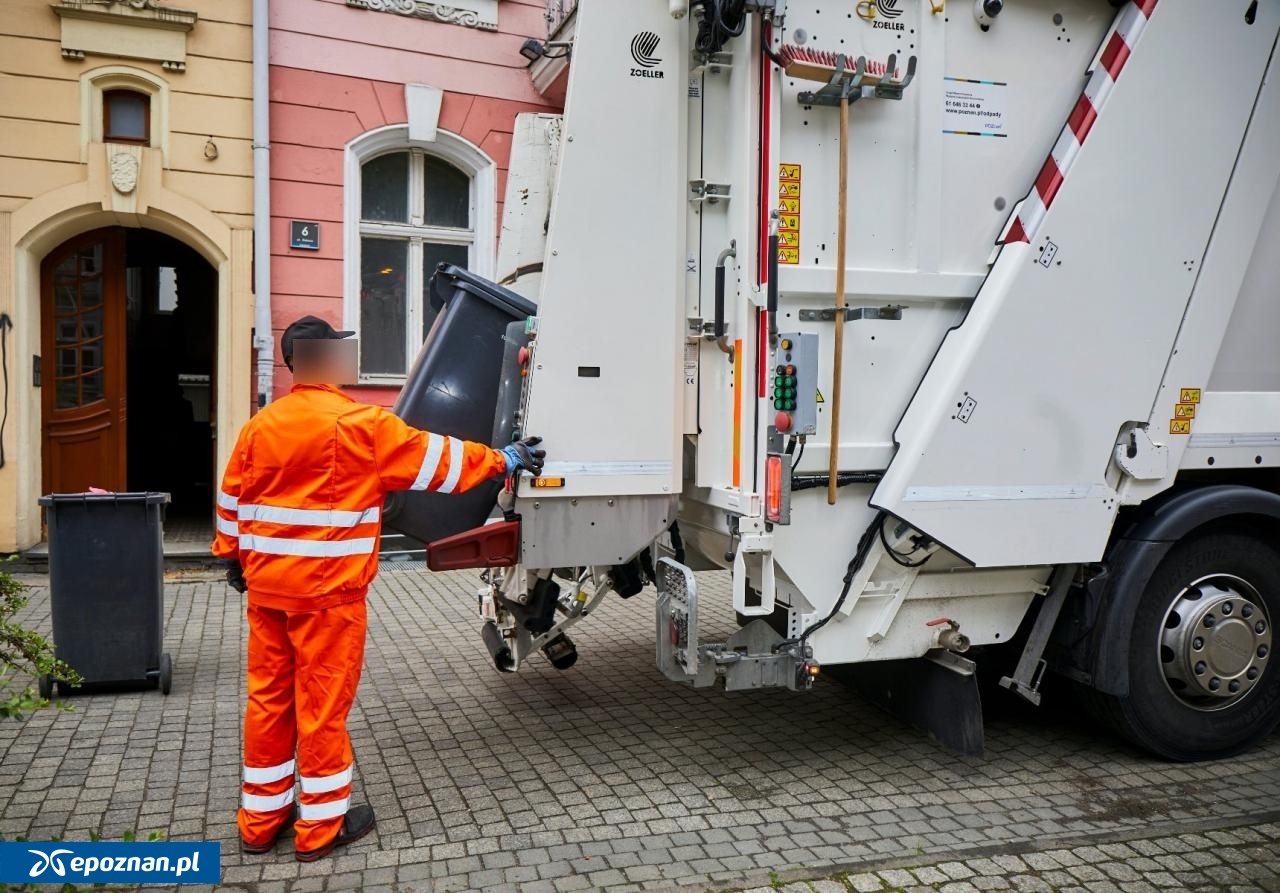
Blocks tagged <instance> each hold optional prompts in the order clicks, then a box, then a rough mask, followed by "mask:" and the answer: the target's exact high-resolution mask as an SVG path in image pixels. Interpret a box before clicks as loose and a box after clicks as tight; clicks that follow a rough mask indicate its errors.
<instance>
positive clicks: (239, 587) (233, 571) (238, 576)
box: [227, 561, 249, 595]
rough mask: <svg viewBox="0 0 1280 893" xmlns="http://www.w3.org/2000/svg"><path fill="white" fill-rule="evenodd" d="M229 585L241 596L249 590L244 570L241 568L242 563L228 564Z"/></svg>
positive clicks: (232, 562)
mask: <svg viewBox="0 0 1280 893" xmlns="http://www.w3.org/2000/svg"><path fill="white" fill-rule="evenodd" d="M227 585H228V586H230V587H231V588H232V589H234V590H235V591H236V592H239V593H240V594H241V595H243V594H244V593H245V591H246V590H247V589H248V588H249V584H248V583H247V582H246V581H245V578H244V569H243V568H242V567H240V562H238V561H228V562H227Z"/></svg>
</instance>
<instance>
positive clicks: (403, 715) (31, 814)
mask: <svg viewBox="0 0 1280 893" xmlns="http://www.w3.org/2000/svg"><path fill="white" fill-rule="evenodd" d="M418 567H420V566H418ZM418 567H414V568H410V569H394V568H389V569H386V570H384V572H383V574H382V575H381V576H380V578H379V580H378V582H377V583H376V584H375V587H374V589H373V591H372V593H371V595H370V602H369V604H370V632H369V647H368V650H367V653H366V668H365V674H364V677H363V680H362V682H361V686H360V692H359V696H358V698H357V704H356V708H355V710H354V711H353V713H352V716H351V733H352V738H353V744H354V747H355V752H356V796H357V797H358V798H365V799H367V800H368V801H370V802H372V803H373V805H374V807H375V808H376V809H377V812H378V830H377V832H376V833H375V834H374V835H371V836H370V837H369V838H367V839H366V840H364V841H361V842H360V843H358V844H356V845H354V846H352V847H351V848H350V850H349V851H348V852H345V853H342V854H341V855H337V856H335V857H333V858H331V859H327V860H324V861H321V862H318V863H315V864H309V865H302V864H299V863H297V862H295V861H294V860H293V858H292V856H293V854H292V842H291V839H286V840H285V841H284V842H283V843H282V844H281V846H280V847H279V848H278V851H277V852H276V853H275V854H273V855H269V856H266V857H251V856H243V855H241V854H240V853H239V851H238V849H237V848H236V846H235V842H236V837H235V835H236V831H235V826H234V813H235V809H236V805H237V801H238V796H239V795H238V792H239V778H240V765H241V761H240V724H241V711H242V709H243V706H242V705H243V673H244V666H243V652H244V637H245V631H244V620H243V603H242V601H241V598H240V596H238V595H236V593H234V592H232V591H230V590H228V589H227V588H226V587H225V586H224V585H223V584H222V583H221V581H220V580H210V579H204V580H198V579H194V578H190V577H187V578H184V579H179V580H174V581H173V582H172V583H171V584H170V585H168V586H167V591H166V604H165V615H166V642H165V644H166V649H167V650H168V651H169V652H171V653H172V655H173V658H174V664H175V675H174V687H173V692H172V694H170V695H169V696H168V697H165V696H163V695H161V694H160V693H159V692H158V691H144V692H135V693H123V694H99V695H92V696H80V697H76V698H75V699H74V703H75V705H76V709H75V711H74V712H72V713H57V712H53V711H46V712H43V713H41V714H38V715H36V716H35V717H33V718H32V719H30V720H29V721H27V722H26V723H23V724H18V723H5V724H2V725H0V835H3V836H4V837H6V838H9V839H12V837H13V836H15V835H24V836H27V837H29V838H31V839H33V840H38V839H44V840H48V839H50V838H51V837H53V836H61V837H65V838H66V839H70V840H85V839H87V838H88V836H89V834H90V833H91V832H92V833H97V834H100V835H101V836H102V837H103V838H104V839H116V840H118V839H120V837H121V835H122V834H123V833H124V832H126V831H130V830H133V831H136V832H137V833H138V835H139V837H140V838H143V837H145V836H146V834H147V833H148V832H151V831H159V832H163V833H164V834H165V835H166V836H167V837H168V838H169V839H182V840H216V841H220V842H221V843H222V849H223V860H222V883H223V885H224V887H223V888H222V889H226V890H245V891H250V893H295V891H296V893H307V891H318V890H338V889H364V890H370V891H376V890H393V889H395V890H399V891H404V893H410V891H422V893H425V891H456V890H484V891H486V893H488V891H520V893H548V891H551V893H555V891H571V890H605V891H610V893H631V891H641V890H645V891H648V890H663V889H673V888H679V889H690V890H694V889H696V890H709V889H717V890H724V889H731V888H738V889H744V888H748V887H753V886H758V885H761V884H768V883H769V882H770V880H771V879H773V878H780V879H786V880H790V879H793V878H802V877H808V878H813V877H823V876H830V875H833V874H835V873H837V872H842V871H853V872H855V875H854V878H856V877H859V876H860V875H858V874H856V872H859V871H864V870H866V867H867V866H872V867H876V866H895V865H903V864H918V865H925V864H927V863H930V862H931V861H932V862H933V863H936V864H938V865H939V866H941V865H943V864H951V863H956V864H960V865H964V866H969V870H971V871H974V874H975V877H984V876H985V875H983V874H981V873H980V872H977V871H976V869H974V868H973V867H972V865H973V864H974V860H977V859H984V858H991V854H992V853H1002V852H1003V853H1018V854H1022V853H1029V852H1032V851H1037V852H1040V851H1048V852H1051V853H1052V852H1057V851H1062V850H1071V849H1072V848H1073V847H1075V846H1077V845H1080V844H1083V843H1086V842H1097V841H1110V840H1133V839H1134V838H1137V837H1156V836H1161V835H1164V836H1168V835H1178V834H1182V833H1184V832H1188V833H1191V837H1192V839H1193V840H1194V841H1195V847H1194V852H1203V853H1213V854H1215V855H1216V854H1217V853H1218V850H1219V849H1220V848H1219V847H1218V845H1217V844H1216V843H1215V842H1214V840H1215V839H1214V838H1213V836H1212V834H1210V833H1203V829H1222V828H1236V830H1235V831H1230V832H1224V833H1234V834H1239V833H1242V832H1241V831H1240V830H1239V829H1240V827H1242V826H1248V825H1251V824H1252V825H1257V826H1258V829H1260V828H1271V829H1273V830H1272V831H1269V832H1263V831H1259V832H1258V833H1270V834H1271V838H1270V844H1271V845H1272V846H1273V847H1274V844H1275V834H1274V826H1275V823H1276V822H1277V821H1280V736H1273V737H1272V738H1271V739H1270V740H1269V741H1267V742H1266V743H1264V744H1263V745H1262V746H1261V747H1259V748H1257V749H1255V750H1254V751H1253V752H1251V753H1248V754H1246V755H1244V756H1241V757H1238V758H1236V759H1233V760H1229V761H1223V762H1215V763H1204V764H1197V765H1174V764H1169V763H1165V762H1161V761H1158V760H1154V759H1151V758H1149V757H1147V756H1145V755H1143V754H1139V753H1136V752H1134V751H1132V750H1130V749H1128V748H1127V747H1125V746H1124V745H1122V744H1121V743H1119V742H1117V741H1116V740H1115V739H1113V738H1111V737H1110V736H1108V735H1106V734H1105V733H1102V732H1100V731H1099V730H1097V729H1096V728H1094V727H1093V726H1092V725H1090V724H1089V723H1088V722H1087V721H1086V720H1084V719H1083V718H1082V717H1080V716H1077V715H1075V714H1074V712H1073V711H1072V710H1071V709H1070V708H1058V709H1056V710H1055V709H1049V710H1044V711H1040V712H1035V711H1031V710H1030V709H1027V710H1014V711H1013V712H1009V711H1007V710H1006V711H1004V712H1003V713H1001V714H997V715H996V716H994V717H993V718H992V719H991V720H990V721H989V724H988V728H987V753H986V755H985V756H984V757H982V758H961V757H956V756H953V755H951V754H950V753H948V752H945V751H942V750H940V749H939V748H937V747H936V746H935V745H933V744H931V743H930V742H929V741H927V740H926V739H925V738H924V737H923V736H921V735H920V734H918V733H917V732H915V731H913V730H911V729H910V728H908V727H906V726H904V725H902V724H901V723H899V722H897V721H895V720H893V719H891V718H888V717H886V716H884V715H883V714H881V713H879V712H878V711H876V710H875V709H873V708H871V707H869V706H868V705H866V704H865V703H864V702H862V701H860V700H859V699H858V698H856V697H855V696H854V695H852V694H851V693H849V692H848V691H846V690H845V689H843V688H841V687H840V686H838V685H836V684H833V683H830V682H825V681H820V682H819V684H818V685H817V686H816V687H815V690H814V691H812V692H809V693H805V694H795V693H789V692H783V691H764V692H737V693H731V694H725V693H722V692H718V691H713V690H693V689H689V688H684V687H681V686H677V685H674V684H672V683H668V682H667V681H666V680H664V679H663V678H662V677H661V675H660V674H659V673H658V672H657V670H656V669H655V668H654V661H653V616H652V612H653V594H652V593H651V592H646V593H644V594H642V595H639V596H637V597H635V598H632V599H629V600H625V601H624V600H622V599H618V598H610V599H609V600H607V601H606V602H604V603H603V604H602V606H601V607H600V609H599V610H598V611H597V612H596V613H595V616H593V617H591V618H588V620H587V621H586V622H584V623H583V624H581V625H580V626H579V627H578V628H577V631H575V633H574V638H575V640H576V641H577V642H578V646H579V650H580V652H581V658H580V660H579V661H578V664H577V665H576V666H575V667H574V668H573V669H571V670H570V671H568V672H565V673H560V672H557V671H556V670H554V669H553V668H551V667H550V665H549V664H547V663H546V662H545V661H543V660H542V659H540V658H539V659H535V661H533V662H532V663H531V664H530V665H529V666H528V667H526V668H525V669H524V670H523V671H522V672H521V673H519V674H515V675H510V674H500V673H498V672H496V671H495V670H494V669H493V667H492V666H491V664H490V663H489V660H488V656H487V652H486V651H485V649H484V646H483V645H482V643H481V641H480V637H479V635H478V623H477V622H476V620H475V617H474V613H475V590H476V578H475V576H474V575H471V574H444V575H434V576H433V575H426V574H424V573H422V572H421V571H420V570H419V569H418ZM28 579H30V580H31V582H33V583H35V584H37V585H44V582H45V581H44V578H38V577H37V578H28ZM725 582H726V581H725V577H724V576H723V575H716V574H711V575H705V576H704V577H703V578H702V579H701V580H700V586H701V587H702V591H703V592H704V594H705V600H704V604H708V605H717V604H718V605H719V606H723V605H727V604H728V602H729V594H728V591H727V586H726V585H725ZM22 619H23V620H24V621H25V622H27V623H29V624H31V625H34V626H37V627H39V628H42V629H45V630H47V629H48V623H49V602H48V593H47V591H45V590H43V589H36V590H35V591H33V593H32V600H31V604H30V606H29V607H28V609H27V610H26V611H25V613H24V616H23V618H22ZM731 624H732V615H731V614H730V613H729V612H728V611H723V613H721V614H718V615H715V614H713V615H712V616H708V617H706V618H705V627H704V628H705V629H706V630H707V635H708V636H718V635H725V634H727V632H728V631H729V628H730V625H731ZM1267 823H1270V824H1267ZM1255 830H1257V829H1255ZM1126 845H1127V846H1131V847H1133V848H1134V849H1135V850H1136V849H1137V844H1136V843H1133V844H1126ZM1222 846H1223V847H1226V846H1227V845H1226V844H1223V845H1222ZM1261 846H1262V844H1258V846H1257V847H1254V846H1253V845H1252V842H1249V841H1245V842H1240V843H1235V844H1231V845H1230V847H1231V848H1233V849H1237V850H1240V851H1241V852H1246V851H1250V852H1252V851H1253V850H1256V849H1258V848H1259V847H1261ZM1072 851H1074V850H1072ZM1188 851H1189V852H1190V851H1191V850H1190V849H1189V850H1188ZM1100 852H1103V853H1104V854H1106V851H1105V850H1103V849H1101V848H1100ZM1138 852H1139V853H1141V851H1140V850H1138ZM1172 855H1181V858H1183V859H1184V860H1185V861H1186V862H1187V863H1188V865H1189V866H1190V867H1189V868H1185V869H1184V868H1181V867H1177V866H1174V867H1170V866H1166V869H1167V870H1168V871H1169V872H1170V873H1171V874H1172V875H1173V876H1174V877H1175V879H1176V878H1177V877H1178V873H1179V872H1180V871H1185V872H1191V871H1193V870H1201V871H1202V873H1203V874H1204V875H1205V877H1207V878H1208V879H1209V881H1208V882H1210V883H1213V882H1216V881H1215V880H1214V875H1213V874H1211V873H1209V868H1210V867H1211V866H1207V865H1206V866H1203V867H1201V866H1199V865H1198V864H1197V863H1196V862H1194V861H1193V860H1192V859H1191V857H1190V856H1187V855H1185V854H1177V853H1173V854H1170V853H1167V851H1166V856H1172ZM1019 858H1021V859H1023V860H1024V861H1027V860H1029V858H1030V857H1029V856H1027V855H1019ZM1055 858H1056V857H1055ZM1143 858H1147V856H1146V854H1143ZM1150 858H1151V859H1153V860H1154V861H1155V863H1156V864H1162V863H1161V862H1160V859H1159V858H1157V857H1156V856H1155V855H1151V856H1150ZM1197 858H1202V857H1197ZM1203 858H1207V856H1206V857H1203ZM1082 861H1084V862H1085V864H1088V865H1092V864H1094V863H1095V862H1099V861H1100V860H1099V859H1098V858H1089V859H1084V860H1082ZM1113 861H1115V860H1113ZM982 864H984V865H985V863H982ZM1028 864H1029V865H1030V863H1029V862H1028ZM1144 864H1145V863H1144ZM1222 864H1224V865H1225V864H1228V863H1227V862H1225V861H1224V862H1223V863H1222ZM1230 864H1233V865H1234V864H1236V863H1234V862H1232V863H1230ZM1261 864H1262V865H1263V866H1264V867H1266V868H1267V869H1268V870H1269V871H1272V872H1273V873H1274V864H1273V862H1272V863H1267V862H1266V861H1265V860H1262V862H1261ZM1031 867H1033V868H1034V866H1031ZM1066 868H1068V869H1069V866H1067V867H1066ZM939 870H941V871H943V873H944V874H946V872H945V870H944V869H941V868H939ZM1047 870H1049V869H1046V871H1047ZM1052 870H1057V869H1056V868H1055V869H1052ZM1135 870H1137V869H1136V868H1135ZM1036 872H1040V875H1041V876H1040V877H1038V878H1037V881H1041V882H1044V883H1049V881H1048V880H1047V879H1046V877H1045V875H1044V872H1042V871H1041V870H1040V869H1038V868H1037V869H1035V872H1027V876H1028V877H1030V876H1032V875H1033V874H1035V873H1036ZM1068 873H1070V872H1069V871H1068ZM1104 874H1105V872H1104ZM1108 876H1110V875H1108ZM912 877H913V878H914V879H915V881H920V882H921V883H919V884H915V885H916V886H924V887H928V886H930V885H931V884H932V883H933V882H931V881H926V880H925V879H924V878H922V877H919V876H918V875H913V876H912ZM1011 877H1012V875H1011ZM1073 877H1074V875H1073ZM947 878H948V879H949V881H951V882H957V881H966V882H969V883H972V884H974V885H975V886H977V881H975V880H973V879H972V878H953V877H951V875H947ZM1254 881H1257V882H1259V883H1263V882H1267V883H1269V882H1270V881H1269V880H1268V879H1265V878H1264V879H1262V880H1259V879H1258V878H1254ZM851 883H852V881H851ZM913 883H914V881H913ZM937 883H939V884H941V883H942V881H940V880H938V881H937ZM1022 883H1024V884H1028V883H1031V881H1023V882H1022ZM1135 883H1136V882H1135ZM1077 886H1084V887H1085V888H1087V889H1090V890H1092V889H1094V887H1092V886H1091V885H1090V884H1089V883H1084V884H1082V885H1077ZM1123 886H1124V888H1125V890H1126V893H1128V891H1130V889H1137V888H1130V887H1129V886H1128V882H1126V883H1125V884H1123ZM1244 888H1245V887H1244V885H1243V884H1242V885H1241V889H1244ZM183 889H184V890H191V889H193V888H191V887H184V888H183ZM831 889H834V888H831ZM890 889H891V887H890ZM979 889H982V888H981V887H979ZM1019 889H1021V888H1019ZM1038 889H1039V888H1038ZM1221 889H1224V890H1229V889H1230V885H1228V886H1226V887H1222V888H1221ZM1253 889H1267V888H1266V887H1265V886H1263V887H1254V888H1253Z"/></svg>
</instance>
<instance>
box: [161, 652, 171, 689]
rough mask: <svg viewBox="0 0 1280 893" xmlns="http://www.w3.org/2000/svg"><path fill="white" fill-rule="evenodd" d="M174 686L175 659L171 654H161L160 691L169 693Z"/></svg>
mask: <svg viewBox="0 0 1280 893" xmlns="http://www.w3.org/2000/svg"><path fill="white" fill-rule="evenodd" d="M172 688H173V660H172V659H171V658H170V657H169V655H168V654H167V653H166V654H162V655H160V691H161V692H163V693H164V694H166V695H167V694H168V693H169V691H170V689H172Z"/></svg>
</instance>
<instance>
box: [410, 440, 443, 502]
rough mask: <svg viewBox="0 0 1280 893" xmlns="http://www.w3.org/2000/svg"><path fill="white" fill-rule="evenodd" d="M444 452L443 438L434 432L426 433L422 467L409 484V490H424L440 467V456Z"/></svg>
mask: <svg viewBox="0 0 1280 893" xmlns="http://www.w3.org/2000/svg"><path fill="white" fill-rule="evenodd" d="M443 453H444V438H443V437H440V436H439V435H436V434H428V435H427V454H426V455H425V456H424V457H423V458H422V467H421V468H419V469H418V476H417V478H415V479H414V482H413V483H412V484H411V485H410V486H409V489H410V490H425V489H427V488H428V487H430V486H431V480H432V478H434V477H435V476H436V471H437V470H438V469H439V468H440V457H441V455H442V454H443Z"/></svg>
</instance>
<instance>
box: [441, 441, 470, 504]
mask: <svg viewBox="0 0 1280 893" xmlns="http://www.w3.org/2000/svg"><path fill="white" fill-rule="evenodd" d="M465 454H466V447H464V446H463V445H462V441H461V440H458V438H456V437H450V438H449V474H448V476H447V477H445V479H444V483H443V484H441V485H440V492H441V493H452V492H453V491H454V489H456V488H457V486H458V478H460V477H462V463H463V460H464V458H465Z"/></svg>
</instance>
